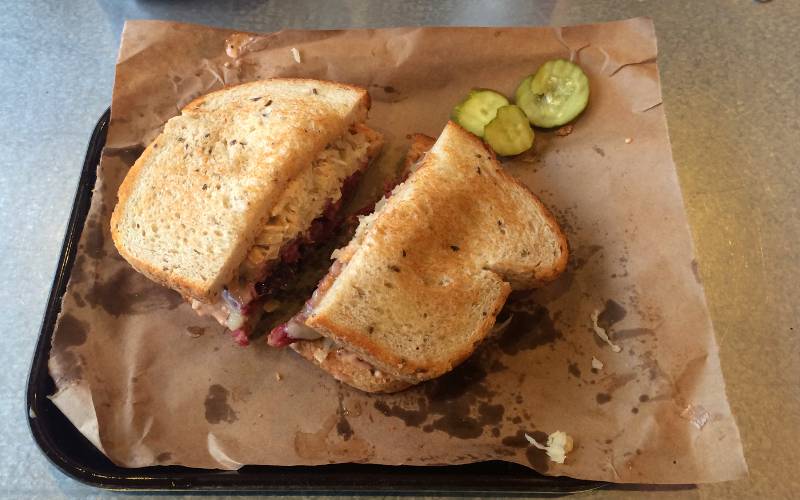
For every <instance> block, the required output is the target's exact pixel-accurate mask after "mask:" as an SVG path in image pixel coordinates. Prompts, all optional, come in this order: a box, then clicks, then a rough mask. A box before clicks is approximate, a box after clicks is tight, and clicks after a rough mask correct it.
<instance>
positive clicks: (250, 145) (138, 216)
mask: <svg viewBox="0 0 800 500" xmlns="http://www.w3.org/2000/svg"><path fill="white" fill-rule="evenodd" d="M369 104H370V101H369V94H368V93H367V91H366V90H365V89H363V88H360V87H354V86H349V85H343V84H339V83H333V82H324V81H318V80H303V79H271V80H263V81H257V82H251V83H246V84H242V85H238V86H235V87H229V88H226V89H223V90H219V91H216V92H212V93H210V94H207V95H205V96H202V97H200V98H198V99H196V100H194V101H192V102H191V103H189V104H188V105H187V106H186V107H185V108H184V109H183V111H182V113H181V114H180V115H179V116H176V117H174V118H172V119H170V120H169V121H168V122H167V124H166V125H165V126H164V131H163V132H162V133H161V134H160V135H159V136H158V137H157V138H156V139H155V141H153V143H152V144H150V145H149V146H148V147H147V148H146V149H145V151H144V153H143V154H142V156H141V157H140V158H139V159H138V160H137V161H136V163H135V164H134V165H133V167H132V168H131V170H130V172H129V173H128V175H127V177H126V178H125V180H124V182H123V183H122V185H121V186H120V189H119V202H118V204H117V206H116V208H115V209H114V213H113V215H112V218H111V234H112V237H113V240H114V243H115V245H116V247H117V249H118V250H119V252H120V254H121V255H122V256H123V257H124V258H125V259H126V260H127V261H128V262H130V263H131V265H132V266H133V267H134V268H135V269H137V270H138V271H140V272H142V273H143V274H145V275H146V276H148V277H149V278H150V279H152V280H154V281H156V282H158V283H161V284H164V285H166V286H168V287H170V288H173V289H175V290H178V291H179V292H181V293H182V294H183V295H184V296H186V297H187V298H192V299H196V300H199V301H209V300H211V299H212V298H213V297H215V296H216V295H217V294H218V293H219V291H220V289H221V288H222V286H223V285H225V284H226V283H227V282H228V281H230V280H231V279H232V277H233V276H234V274H235V272H236V269H237V267H238V266H239V264H240V263H241V262H242V260H243V259H244V257H245V254H246V253H247V251H248V250H249V249H250V247H251V246H252V244H253V242H254V240H255V238H256V236H257V235H258V233H259V232H260V230H261V229H262V228H263V227H264V224H265V222H266V217H268V215H269V214H270V212H271V208H272V207H273V206H274V204H275V203H276V202H277V200H278V199H279V198H280V193H281V192H282V191H283V190H284V189H285V187H286V186H287V185H288V183H289V182H290V181H292V180H293V179H294V178H295V177H296V176H297V175H298V174H299V173H300V172H301V171H302V170H303V169H305V168H310V165H311V162H312V160H313V159H314V158H315V157H316V156H317V154H318V153H320V152H321V151H322V150H323V149H324V148H325V146H326V145H327V144H329V143H331V142H332V141H334V140H336V139H337V138H338V137H340V136H342V135H343V134H344V133H345V132H346V131H347V130H348V129H349V128H350V127H351V126H352V125H354V124H356V123H360V122H362V121H364V120H365V118H366V114H367V110H368V109H369Z"/></svg>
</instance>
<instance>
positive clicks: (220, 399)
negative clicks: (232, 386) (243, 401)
mask: <svg viewBox="0 0 800 500" xmlns="http://www.w3.org/2000/svg"><path fill="white" fill-rule="evenodd" d="M229 395H230V392H228V389H226V388H224V387H222V386H221V385H219V384H214V385H212V386H211V387H209V388H208V394H207V395H206V400H205V402H204V405H205V409H206V421H207V422H208V423H209V424H219V423H221V422H227V423H229V424H231V423H233V422H236V421H237V420H238V419H239V416H238V415H237V414H236V412H235V411H234V410H233V408H231V406H230V405H229V404H228V396H229Z"/></svg>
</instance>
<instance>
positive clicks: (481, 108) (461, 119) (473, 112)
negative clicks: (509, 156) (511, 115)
mask: <svg viewBox="0 0 800 500" xmlns="http://www.w3.org/2000/svg"><path fill="white" fill-rule="evenodd" d="M508 104H509V103H508V99H506V96H504V95H502V94H500V93H498V92H495V91H494V90H489V89H475V90H472V91H470V93H469V95H468V96H467V98H466V99H464V100H463V101H461V102H460V103H459V104H458V105H456V107H455V108H453V112H452V114H451V116H452V118H453V120H455V122H456V123H458V124H459V125H461V126H462V127H464V128H465V129H467V130H469V131H470V132H472V133H473V134H475V135H477V136H478V137H483V128H484V127H485V126H486V124H487V123H489V122H490V121H492V120H493V119H494V117H495V115H496V114H497V109H498V108H500V107H502V106H508Z"/></svg>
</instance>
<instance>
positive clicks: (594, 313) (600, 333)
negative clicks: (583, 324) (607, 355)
mask: <svg viewBox="0 0 800 500" xmlns="http://www.w3.org/2000/svg"><path fill="white" fill-rule="evenodd" d="M599 315H600V311H598V310H597V309H595V310H594V311H592V329H593V330H594V333H595V334H596V335H597V336H598V337H600V338H601V339H602V340H603V342H605V343H606V344H608V345H609V346H610V347H611V350H612V351H614V352H620V351H622V348H621V347H620V346H618V345H617V344H615V343H613V342H611V339H610V338H608V333H606V331H605V329H603V327H601V326H600V325H598V324H597V317H598V316H599Z"/></svg>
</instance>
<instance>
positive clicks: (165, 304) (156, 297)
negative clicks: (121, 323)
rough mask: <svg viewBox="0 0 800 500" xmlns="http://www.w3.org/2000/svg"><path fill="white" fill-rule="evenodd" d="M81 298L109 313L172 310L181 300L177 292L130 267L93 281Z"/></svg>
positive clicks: (121, 313)
mask: <svg viewBox="0 0 800 500" xmlns="http://www.w3.org/2000/svg"><path fill="white" fill-rule="evenodd" d="M85 299H86V301H87V302H88V303H89V304H91V305H92V306H93V307H98V306H99V307H101V308H102V309H103V310H105V311H106V312H107V313H108V314H110V315H112V316H120V315H123V314H142V313H146V312H149V311H154V310H163V309H175V308H176V307H178V306H179V305H181V304H183V303H184V301H183V298H182V297H181V296H180V294H179V293H178V292H175V291H174V290H170V289H169V288H166V287H162V286H158V285H157V284H155V283H153V282H152V281H150V280H148V279H147V278H145V277H144V276H142V275H141V274H139V273H137V272H136V271H134V270H133V269H131V268H123V269H119V270H118V271H116V272H115V273H114V274H113V275H111V277H110V278H109V279H108V281H106V282H103V283H100V282H95V283H93V285H92V286H91V287H90V288H89V290H88V291H87V292H86V296H85Z"/></svg>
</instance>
